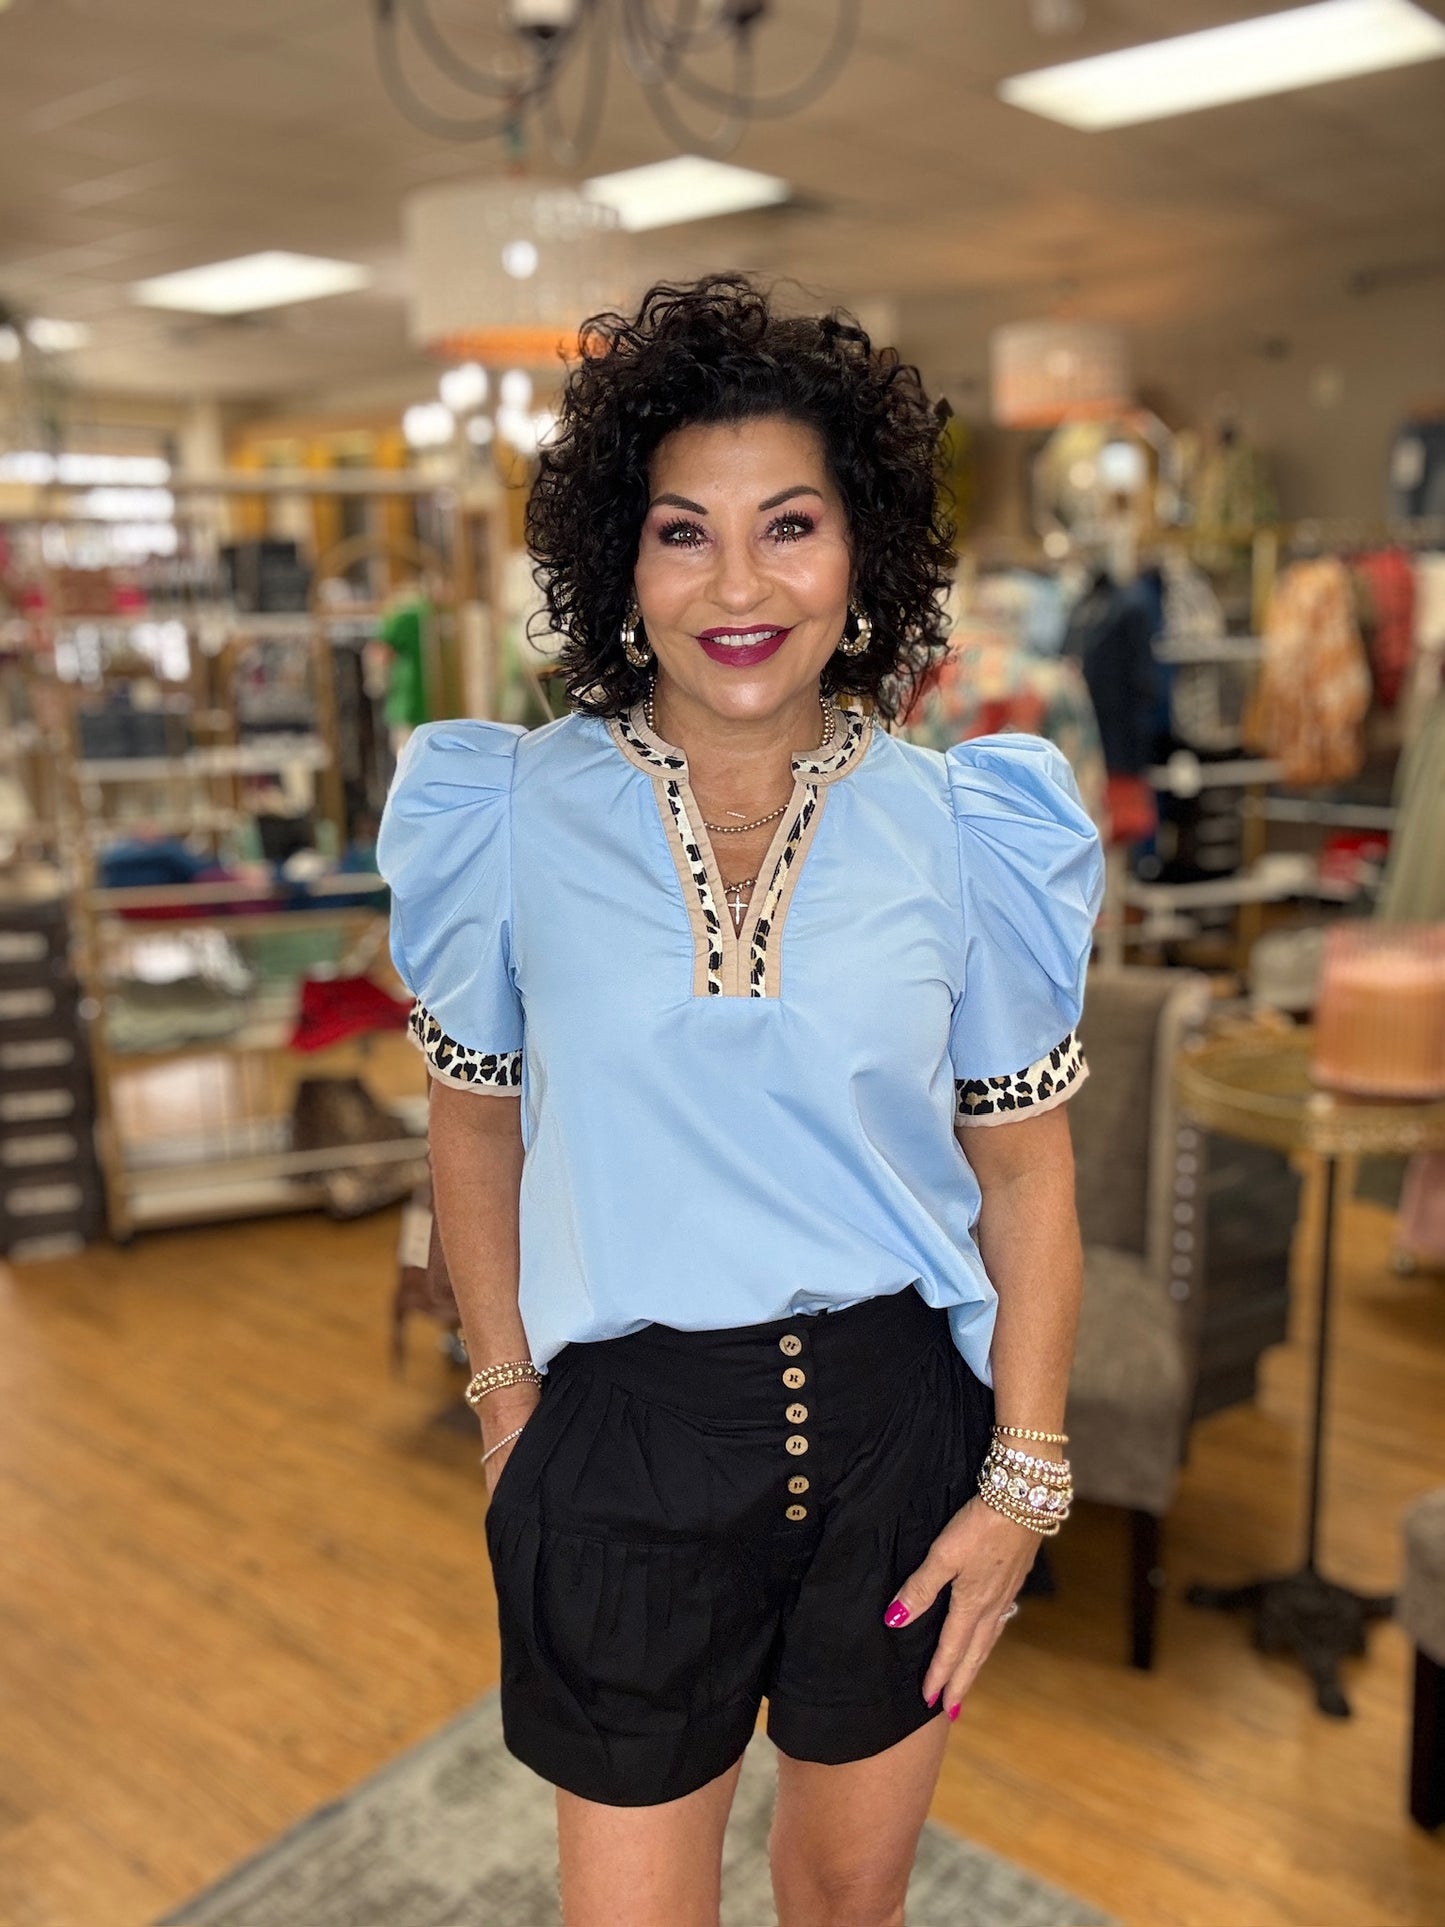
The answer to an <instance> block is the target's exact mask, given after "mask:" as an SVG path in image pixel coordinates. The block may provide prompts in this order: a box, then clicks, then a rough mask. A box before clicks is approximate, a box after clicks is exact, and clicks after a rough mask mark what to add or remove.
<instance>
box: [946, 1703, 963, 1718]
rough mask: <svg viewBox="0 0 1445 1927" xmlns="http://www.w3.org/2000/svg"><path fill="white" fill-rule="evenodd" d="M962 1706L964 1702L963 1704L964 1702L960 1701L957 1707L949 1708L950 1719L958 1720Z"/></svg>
mask: <svg viewBox="0 0 1445 1927" xmlns="http://www.w3.org/2000/svg"><path fill="white" fill-rule="evenodd" d="M962 1704H963V1702H962V1700H960V1701H959V1702H958V1705H957V1706H950V1707H949V1709H948V1717H949V1718H950V1719H951V1720H956V1719H957V1718H958V1707H959V1706H961V1705H962Z"/></svg>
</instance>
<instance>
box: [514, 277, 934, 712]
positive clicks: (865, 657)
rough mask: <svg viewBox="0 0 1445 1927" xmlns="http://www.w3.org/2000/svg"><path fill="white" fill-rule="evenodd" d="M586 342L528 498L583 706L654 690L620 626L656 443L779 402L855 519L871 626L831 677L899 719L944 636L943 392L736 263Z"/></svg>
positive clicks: (625, 705) (588, 332)
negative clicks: (803, 428) (776, 302)
mask: <svg viewBox="0 0 1445 1927" xmlns="http://www.w3.org/2000/svg"><path fill="white" fill-rule="evenodd" d="M582 341H583V344H584V347H583V355H582V359H581V361H580V362H579V363H578V365H577V366H576V367H575V368H574V369H573V371H572V373H571V374H570V376H569V377H568V380H567V384H566V388H565V390H564V392H563V398H562V406H561V418H560V425H559V428H558V431H557V435H556V437H555V439H554V440H553V441H552V442H551V444H550V445H549V446H548V447H547V448H546V449H544V451H543V453H542V457H541V465H540V469H539V472H538V475H537V480H536V483H535V485H534V486H533V489H532V494H531V499H530V501H529V503H528V507H527V542H528V546H529V547H530V549H531V551H532V555H533V558H534V561H535V564H536V569H535V573H536V579H537V584H538V586H539V588H541V590H542V591H543V593H544V594H545V596H546V599H547V615H548V617H549V618H550V623H551V626H552V628H553V629H554V630H555V631H556V632H558V633H559V634H561V635H562V636H563V637H564V642H563V644H562V648H561V651H560V654H559V667H560V671H561V674H562V677H563V679H564V680H565V682H566V686H567V691H568V694H569V696H570V697H571V700H572V702H573V704H574V705H575V706H576V707H577V708H578V709H582V710H585V711H587V712H588V713H590V714H592V715H598V716H615V715H620V714H622V713H624V712H625V711H626V710H628V709H629V708H630V707H631V706H632V705H633V704H634V703H635V702H637V701H638V700H639V698H640V697H641V696H642V695H643V693H644V691H645V689H646V687H647V683H648V680H649V675H650V672H649V671H647V670H638V669H635V668H634V667H633V666H632V664H631V663H629V662H628V660H627V658H626V657H625V656H624V655H623V653H622V647H621V642H620V640H619V635H620V631H621V628H622V624H623V622H624V620H625V618H626V614H627V610H628V607H629V604H630V603H631V600H632V576H633V569H634V566H635V564H636V560H637V545H638V540H639V538H640V535H641V531H642V523H643V519H644V517H645V516H646V513H647V504H648V474H647V470H648V463H649V460H650V458H651V456H652V454H653V451H654V450H655V449H656V447H657V445H658V443H659V442H661V441H662V440H663V438H664V437H665V436H666V435H669V434H671V433H672V432H673V430H675V429H678V428H683V427H685V426H688V425H690V424H692V423H696V422H739V421H749V420H754V419H756V418H758V417H760V416H766V415H782V416H786V417H788V418H789V419H791V420H794V421H798V422H801V423H804V424H806V425H807V426H809V427H812V428H814V429H816V430H817V432H818V434H819V435H820V436H821V438H822V442H823V446H824V449H825V451H826V455H827V460H828V464H829V469H830V472H831V474H832V477H833V480H834V482H835V484H836V486H837V488H838V491H839V493H840V495H841V496H842V499H843V503H844V507H845V509H846V511H847V516H848V528H849V542H850V547H851V549H852V555H853V596H854V598H855V600H856V601H857V603H858V605H859V607H860V608H861V609H862V610H863V612H864V613H865V614H866V615H867V617H868V619H869V621H870V622H871V624H872V628H873V640H872V642H871V644H870V646H869V648H868V649H866V650H865V651H864V652H863V653H862V654H861V655H858V656H844V655H839V654H837V653H836V652H835V654H834V655H833V656H832V657H831V658H830V660H829V663H828V666H827V668H826V670H825V671H824V678H823V680H824V686H825V687H826V688H828V689H830V690H832V691H834V692H835V693H839V694H843V693H852V694H856V695H859V696H862V697H866V698H869V699H871V700H872V702H873V703H874V704H875V705H876V707H877V708H878V710H879V711H880V712H881V714H882V715H883V716H885V717H887V718H889V719H890V720H891V719H892V718H893V717H895V716H897V715H900V714H903V713H905V712H906V710H907V707H908V704H909V701H910V699H911V697H912V695H913V692H914V690H915V689H916V688H917V686H918V683H919V682H920V680H921V679H922V677H923V676H924V675H925V674H926V673H927V671H928V669H929V667H930V666H931V665H932V663H933V662H934V661H935V660H936V659H937V657H938V656H939V655H940V654H941V653H942V651H943V650H944V648H945V647H946V643H947V632H946V627H945V623H944V619H943V613H942V601H943V593H944V591H945V589H946V588H947V585H948V582H949V578H950V576H951V574H952V567H953V536H954V528H953V522H952V519H951V517H950V514H949V511H948V506H947V497H946V494H945V493H944V491H943V489H942V487H941V465H940V437H941V432H942V428H943V424H944V422H945V421H946V420H947V418H948V414H949V409H948V405H947V403H946V402H945V403H939V404H938V405H937V406H935V405H933V404H931V403H930V402H929V400H928V397H927V396H926V395H925V394H924V391H923V384H922V382H921V380H920V378H919V374H918V370H917V369H916V368H913V367H910V366H909V365H907V364H906V363H903V362H901V361H900V360H899V357H898V354H897V351H896V350H895V349H892V348H874V346H873V344H872V343H871V342H870V341H869V339H868V336H867V335H866V334H865V333H864V331H863V329H862V328H861V327H859V325H858V323H857V322H856V321H855V320H854V319H853V317H852V316H851V315H849V314H847V313H846V312H844V311H843V310H841V309H836V310H834V311H833V312H832V313H830V314H826V315H809V316H804V317H794V316H789V315H783V314H779V313H778V312H776V310H775V309H774V307H773V306H772V304H771V302H770V299H769V296H768V294H767V293H765V292H764V291H763V290H762V289H761V288H759V287H758V286H757V285H756V284H755V283H754V282H753V281H751V280H750V279H749V278H748V277H747V276H746V275H742V274H713V275H708V276H706V277H705V278H704V279H703V280H700V281H696V282H693V283H691V284H690V285H686V286H673V285H671V284H668V283H661V284H659V285H658V286H656V287H653V288H651V289H650V290H649V291H648V293H647V294H645V295H644V296H643V298H642V303H641V305H640V307H639V308H638V310H637V313H636V315H635V316H626V315H621V314H601V315H596V316H594V317H593V318H592V319H591V320H590V321H588V322H587V323H586V324H585V326H584V328H583V330H582Z"/></svg>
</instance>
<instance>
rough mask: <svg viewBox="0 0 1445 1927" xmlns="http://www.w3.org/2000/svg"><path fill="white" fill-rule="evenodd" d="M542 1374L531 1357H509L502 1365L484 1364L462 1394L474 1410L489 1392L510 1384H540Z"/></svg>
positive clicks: (499, 1389) (498, 1390) (503, 1388)
mask: <svg viewBox="0 0 1445 1927" xmlns="http://www.w3.org/2000/svg"><path fill="white" fill-rule="evenodd" d="M541 1383H542V1374H541V1373H540V1372H539V1371H538V1370H537V1367H536V1366H535V1365H534V1364H533V1363H532V1361H531V1359H530V1358H509V1359H506V1360H505V1361H504V1362H503V1363H502V1364H500V1365H484V1366H483V1367H482V1369H481V1370H480V1371H479V1372H476V1373H474V1374H473V1376H472V1380H471V1383H470V1384H469V1385H468V1386H467V1389H466V1391H465V1392H464V1393H463V1394H462V1396H463V1397H464V1398H465V1399H466V1401H467V1404H468V1405H470V1406H471V1407H472V1408H473V1410H475V1409H476V1407H477V1406H478V1405H480V1404H481V1402H482V1400H483V1399H484V1398H485V1397H486V1396H487V1393H488V1392H500V1391H503V1390H505V1388H506V1387H507V1386H509V1385H540V1384H541Z"/></svg>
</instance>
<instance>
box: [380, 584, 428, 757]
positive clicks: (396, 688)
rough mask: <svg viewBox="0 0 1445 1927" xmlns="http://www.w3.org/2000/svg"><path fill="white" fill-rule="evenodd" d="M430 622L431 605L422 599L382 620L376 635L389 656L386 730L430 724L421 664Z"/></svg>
mask: <svg viewBox="0 0 1445 1927" xmlns="http://www.w3.org/2000/svg"><path fill="white" fill-rule="evenodd" d="M431 619H432V607H431V604H430V603H429V602H427V601H425V600H421V599H419V600H417V601H415V602H403V603H400V604H398V606H397V607H396V608H395V609H393V610H391V612H390V613H389V614H388V615H386V616H385V617H383V619H382V623H381V629H380V632H379V633H380V636H381V640H382V641H383V642H384V643H385V644H386V646H387V648H388V649H389V650H390V651H391V656H392V662H391V677H390V680H389V682H388V684H387V691H386V705H385V712H384V713H385V716H386V725H387V728H388V729H415V728H416V727H417V725H418V724H419V723H425V722H429V721H430V720H431V710H430V708H429V706H428V703H427V687H426V672H425V669H424V667H423V664H422V639H423V637H424V635H425V634H426V625H427V624H428V623H429V622H430V621H431Z"/></svg>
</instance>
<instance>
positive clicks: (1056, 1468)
mask: <svg viewBox="0 0 1445 1927" xmlns="http://www.w3.org/2000/svg"><path fill="white" fill-rule="evenodd" d="M988 1455H989V1457H990V1458H991V1459H1001V1460H1003V1461H1004V1462H1005V1463H1006V1464H1008V1465H1011V1466H1012V1465H1019V1466H1029V1467H1033V1466H1037V1467H1038V1468H1039V1470H1040V1471H1041V1472H1043V1473H1045V1474H1046V1475H1047V1474H1053V1475H1055V1476H1056V1477H1057V1475H1060V1474H1062V1475H1063V1477H1064V1478H1065V1479H1067V1477H1068V1475H1069V1471H1070V1466H1069V1461H1068V1460H1067V1459H1041V1458H1039V1457H1038V1456H1037V1455H1036V1454H1035V1453H1033V1452H1020V1451H1019V1449H1018V1447H1017V1446H1016V1445H993V1446H990V1447H989V1454H988Z"/></svg>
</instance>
